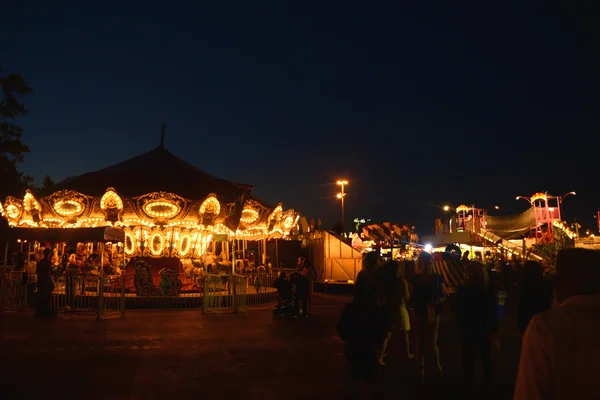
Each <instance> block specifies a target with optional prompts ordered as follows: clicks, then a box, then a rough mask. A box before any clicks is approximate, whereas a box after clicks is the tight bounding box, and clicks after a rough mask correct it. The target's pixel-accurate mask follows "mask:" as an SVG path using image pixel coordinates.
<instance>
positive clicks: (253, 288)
mask: <svg viewBox="0 0 600 400" xmlns="http://www.w3.org/2000/svg"><path fill="white" fill-rule="evenodd" d="M244 276H246V278H247V282H248V284H247V294H248V295H247V305H249V306H253V305H258V304H272V303H277V300H278V299H279V295H278V293H277V289H276V288H275V287H274V286H273V285H274V282H275V279H277V277H278V274H277V273H254V274H245V275H244Z"/></svg>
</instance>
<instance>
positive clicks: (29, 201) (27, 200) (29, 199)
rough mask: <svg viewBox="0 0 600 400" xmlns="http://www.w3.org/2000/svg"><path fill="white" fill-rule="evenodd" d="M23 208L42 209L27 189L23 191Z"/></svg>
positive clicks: (29, 209)
mask: <svg viewBox="0 0 600 400" xmlns="http://www.w3.org/2000/svg"><path fill="white" fill-rule="evenodd" d="M23 208H24V209H25V211H31V210H37V211H42V206H40V203H38V201H37V200H36V199H35V197H34V196H33V195H32V194H31V193H30V192H29V191H27V193H25V197H23Z"/></svg>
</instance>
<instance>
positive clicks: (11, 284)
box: [0, 268, 29, 312]
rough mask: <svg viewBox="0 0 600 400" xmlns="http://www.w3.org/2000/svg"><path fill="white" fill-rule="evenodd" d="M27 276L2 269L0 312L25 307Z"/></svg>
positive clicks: (9, 269)
mask: <svg viewBox="0 0 600 400" xmlns="http://www.w3.org/2000/svg"><path fill="white" fill-rule="evenodd" d="M27 278H28V276H27V274H26V273H25V274H24V273H23V271H13V270H12V268H2V271H1V273H0V312H2V311H8V310H22V309H24V308H26V307H27V303H28V301H27V293H28V288H29V287H28V284H27V280H28V279H27Z"/></svg>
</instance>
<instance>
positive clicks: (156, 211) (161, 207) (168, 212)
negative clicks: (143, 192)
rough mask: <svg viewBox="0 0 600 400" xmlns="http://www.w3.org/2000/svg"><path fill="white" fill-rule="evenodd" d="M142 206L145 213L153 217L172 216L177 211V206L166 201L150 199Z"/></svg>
mask: <svg viewBox="0 0 600 400" xmlns="http://www.w3.org/2000/svg"><path fill="white" fill-rule="evenodd" d="M143 208H144V212H145V213H146V214H148V215H149V216H151V217H154V218H173V217H174V216H176V215H177V214H178V213H179V207H178V206H177V205H175V204H173V203H171V202H168V201H152V202H150V203H148V204H146V205H144V207H143Z"/></svg>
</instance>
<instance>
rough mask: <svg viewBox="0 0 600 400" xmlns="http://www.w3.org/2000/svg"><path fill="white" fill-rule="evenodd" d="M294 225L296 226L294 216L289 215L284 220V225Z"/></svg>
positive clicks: (287, 226) (285, 226)
mask: <svg viewBox="0 0 600 400" xmlns="http://www.w3.org/2000/svg"><path fill="white" fill-rule="evenodd" d="M292 226H294V217H287V218H286V219H285V220H284V221H283V227H284V228H285V229H291V228H292Z"/></svg>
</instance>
